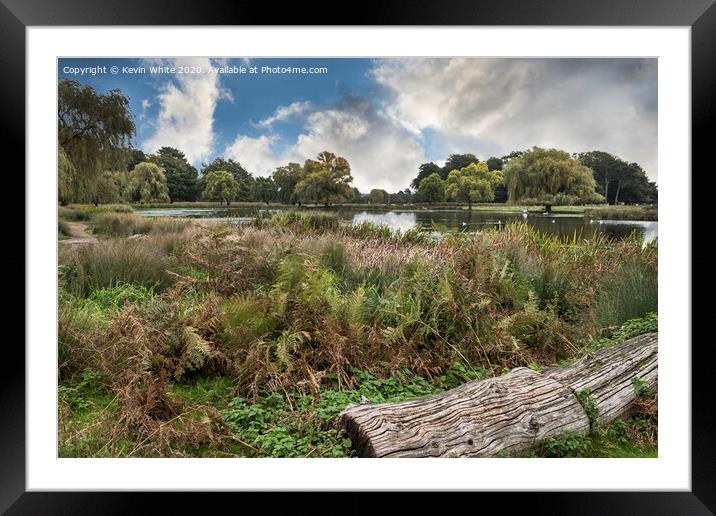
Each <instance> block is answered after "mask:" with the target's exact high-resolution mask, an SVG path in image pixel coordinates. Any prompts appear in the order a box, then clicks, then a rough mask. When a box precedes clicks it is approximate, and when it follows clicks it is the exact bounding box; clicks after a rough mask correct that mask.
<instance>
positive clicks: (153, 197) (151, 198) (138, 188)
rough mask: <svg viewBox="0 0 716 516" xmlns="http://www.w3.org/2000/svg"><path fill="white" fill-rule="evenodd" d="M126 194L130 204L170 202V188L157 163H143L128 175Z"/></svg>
mask: <svg viewBox="0 0 716 516" xmlns="http://www.w3.org/2000/svg"><path fill="white" fill-rule="evenodd" d="M128 177H129V184H128V185H127V187H128V191H127V193H126V195H127V200H129V201H130V202H140V203H150V202H158V203H163V202H169V188H168V187H167V178H166V176H165V175H164V171H163V170H162V169H161V167H159V166H158V165H156V164H155V163H150V162H146V161H145V162H143V163H139V164H138V165H137V166H136V167H134V168H133V169H132V171H131V172H129V173H128Z"/></svg>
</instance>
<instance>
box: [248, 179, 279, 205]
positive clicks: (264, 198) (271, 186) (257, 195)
mask: <svg viewBox="0 0 716 516" xmlns="http://www.w3.org/2000/svg"><path fill="white" fill-rule="evenodd" d="M276 197H278V187H277V186H276V183H274V181H273V179H271V178H270V177H257V178H256V179H254V183H253V187H252V198H253V199H255V200H257V201H261V202H265V203H266V204H268V203H270V202H271V201H275V200H276Z"/></svg>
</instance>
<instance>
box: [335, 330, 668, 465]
mask: <svg viewBox="0 0 716 516" xmlns="http://www.w3.org/2000/svg"><path fill="white" fill-rule="evenodd" d="M634 377H639V378H640V379H641V381H643V382H645V383H646V385H648V387H649V388H650V389H651V390H652V391H654V392H655V391H656V383H657V334H656V333H652V334H647V335H643V336H640V337H637V338H635V339H631V340H629V341H627V342H625V343H623V344H620V345H617V346H611V347H607V348H604V349H602V350H600V351H598V352H596V353H593V354H591V355H588V356H586V357H584V358H583V359H581V360H579V361H577V362H576V363H574V364H572V365H570V366H566V367H561V368H553V369H549V370H546V371H544V372H543V373H538V372H536V371H533V370H531V369H527V368H524V367H518V368H516V369H513V370H512V371H510V372H509V373H507V374H506V375H504V376H500V377H497V378H488V379H486V380H475V381H472V382H468V383H466V384H464V385H461V386H460V387H457V388H455V389H451V390H449V391H446V392H443V393H440V394H436V395H433V396H429V397H426V398H422V399H418V400H413V401H406V402H401V403H381V404H370V403H365V404H359V405H353V406H351V407H348V408H347V409H346V410H344V411H343V412H342V413H341V414H339V416H338V418H337V424H339V425H340V426H341V427H342V428H343V429H344V430H346V432H347V433H348V435H349V436H350V437H351V440H352V441H353V445H354V447H355V448H356V450H357V452H358V454H359V455H360V456H364V457H448V456H451V455H458V456H463V457H489V456H494V455H496V454H497V453H498V452H500V451H502V450H505V451H507V452H510V453H516V452H520V451H524V450H528V449H530V448H532V447H534V446H535V445H537V444H539V443H541V442H542V441H544V440H545V439H547V438H548V437H553V436H556V435H559V434H561V433H563V432H565V431H574V432H586V431H588V430H589V428H590V425H591V422H590V420H589V417H588V416H587V413H586V412H585V410H584V408H583V407H582V405H581V404H580V402H579V401H578V399H577V397H576V392H579V391H581V390H582V389H586V388H588V389H591V397H592V398H593V399H594V400H595V401H596V404H597V409H598V417H597V419H596V421H595V423H596V424H603V423H607V422H609V421H611V420H612V419H614V418H616V417H622V416H625V415H627V414H629V413H630V411H631V409H632V407H633V406H634V402H635V401H636V399H637V396H636V391H635V388H634V385H633V384H632V379H633V378H634Z"/></svg>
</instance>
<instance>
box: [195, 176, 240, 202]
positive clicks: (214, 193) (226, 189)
mask: <svg viewBox="0 0 716 516" xmlns="http://www.w3.org/2000/svg"><path fill="white" fill-rule="evenodd" d="M204 183H205V185H206V186H205V188H204V193H203V197H204V199H207V200H210V201H221V202H222V203H224V202H225V203H226V205H227V206H228V205H230V204H231V201H233V200H234V199H236V196H237V195H238V193H239V183H238V181H236V179H235V178H234V176H233V175H232V174H231V172H229V171H227V170H213V171H211V172H209V173H208V174H206V176H205V177H204Z"/></svg>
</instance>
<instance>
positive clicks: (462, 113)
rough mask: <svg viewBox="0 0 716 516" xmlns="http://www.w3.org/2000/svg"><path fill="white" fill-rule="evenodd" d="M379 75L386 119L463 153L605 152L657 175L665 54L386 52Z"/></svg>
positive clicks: (375, 71) (378, 63)
mask: <svg viewBox="0 0 716 516" xmlns="http://www.w3.org/2000/svg"><path fill="white" fill-rule="evenodd" d="M373 76H374V77H375V79H376V81H377V82H378V83H379V84H381V85H383V86H384V87H385V88H386V89H387V90H388V93H389V100H388V101H387V102H386V104H385V107H384V110H385V113H386V116H388V117H390V118H391V119H392V120H394V121H395V123H397V124H399V125H401V126H402V127H404V128H405V129H406V130H407V131H410V132H412V133H413V134H415V135H421V134H423V132H424V131H425V130H426V129H430V130H432V131H433V132H434V134H435V136H434V141H436V142H440V143H442V144H443V145H444V146H445V147H449V148H452V149H454V150H455V151H458V150H459V151H463V152H474V153H476V154H478V156H480V157H481V158H483V159H486V158H488V157H490V156H493V155H496V156H501V155H504V154H507V153H509V152H510V151H512V150H516V149H526V148H529V147H532V146H533V145H539V146H554V147H558V148H562V149H564V150H567V151H570V152H580V151H587V150H594V149H599V150H605V151H607V152H611V153H614V154H617V155H619V156H620V157H622V158H623V159H626V160H628V161H636V162H637V163H639V164H640V165H641V166H642V167H643V168H644V169H645V170H646V171H647V172H648V174H649V175H650V176H651V177H652V178H656V177H657V133H656V131H657V123H656V120H657V113H656V60H643V59H470V58H455V59H414V58H410V59H385V60H377V61H376V66H375V67H374V69H373Z"/></svg>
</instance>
